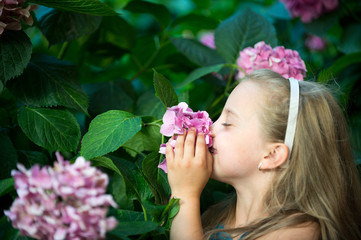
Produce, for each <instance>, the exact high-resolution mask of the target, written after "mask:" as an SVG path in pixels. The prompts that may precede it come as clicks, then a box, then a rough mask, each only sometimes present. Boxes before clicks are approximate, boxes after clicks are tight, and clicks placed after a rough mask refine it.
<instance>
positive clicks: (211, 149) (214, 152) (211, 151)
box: [209, 147, 217, 154]
mask: <svg viewBox="0 0 361 240" xmlns="http://www.w3.org/2000/svg"><path fill="white" fill-rule="evenodd" d="M209 152H210V153H211V154H216V153H217V149H215V148H214V147H210V148H209Z"/></svg>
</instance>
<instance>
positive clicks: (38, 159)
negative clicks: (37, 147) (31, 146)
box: [18, 150, 52, 168]
mask: <svg viewBox="0 0 361 240" xmlns="http://www.w3.org/2000/svg"><path fill="white" fill-rule="evenodd" d="M18 154H19V163H22V164H23V165H24V166H25V167H26V168H31V167H32V166H33V165H35V164H39V165H41V166H45V165H51V164H52V162H51V161H50V160H49V158H48V157H47V155H46V154H45V153H44V152H37V151H26V150H18Z"/></svg>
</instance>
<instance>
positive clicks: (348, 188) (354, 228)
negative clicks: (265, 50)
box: [166, 70, 361, 240]
mask: <svg viewBox="0 0 361 240" xmlns="http://www.w3.org/2000/svg"><path fill="white" fill-rule="evenodd" d="M197 136H198V137H197ZM212 137H213V141H214V142H213V148H212V149H211V152H212V153H210V152H209V151H208V149H207V147H206V145H205V142H204V137H203V134H202V133H198V134H197V133H196V132H195V130H194V129H193V130H192V129H191V130H190V131H188V133H186V132H184V134H183V135H179V136H178V138H177V141H176V146H175V152H174V153H173V150H172V147H171V146H170V144H167V153H166V157H167V164H168V179H169V184H170V187H171V190H172V196H173V197H176V198H179V199H180V201H179V203H180V210H179V213H178V214H177V216H176V217H175V218H174V220H173V223H172V227H171V233H170V235H171V239H174V240H175V239H242V240H245V239H258V240H263V239H265V240H266V239H361V187H360V182H359V178H358V175H357V172H356V167H355V164H354V161H353V156H352V151H351V147H350V143H349V140H348V136H347V128H346V124H345V121H344V118H343V113H342V111H341V110H340V108H339V106H338V105H337V103H336V102H335V100H334V99H333V97H332V95H331V94H330V93H329V92H328V91H327V90H326V88H325V87H323V86H321V85H319V84H317V83H312V82H303V81H297V80H294V79H293V80H288V79H285V78H283V77H282V76H280V75H279V74H277V73H274V72H272V71H269V70H258V71H255V72H253V73H252V74H250V75H249V76H247V77H246V79H244V80H243V81H242V82H241V83H240V84H239V85H238V86H237V87H236V88H235V89H234V90H233V92H232V93H231V95H230V96H229V98H228V100H227V102H226V104H225V107H224V109H223V112H222V114H221V116H220V117H219V119H218V120H217V121H216V122H215V123H214V124H213V125H212ZM210 177H212V178H214V179H216V180H218V181H221V182H224V183H227V184H230V185H231V186H233V188H234V189H235V194H234V196H232V197H231V198H230V199H227V200H224V201H223V202H221V203H218V204H216V205H215V206H213V207H211V208H210V209H208V210H207V211H206V212H205V213H204V214H203V216H202V221H201V216H200V206H199V205H200V195H201V192H202V190H203V188H204V186H205V184H206V183H207V181H208V179H209V178H210ZM202 224H203V226H202Z"/></svg>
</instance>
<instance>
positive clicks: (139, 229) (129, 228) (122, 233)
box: [108, 221, 158, 238]
mask: <svg viewBox="0 0 361 240" xmlns="http://www.w3.org/2000/svg"><path fill="white" fill-rule="evenodd" d="M157 227H158V224H157V223H156V222H152V221H142V222H141V221H139V222H137V221H131V222H119V223H118V225H117V227H116V228H115V229H114V230H112V231H110V232H109V233H108V234H109V235H111V236H116V237H120V238H122V237H126V236H131V235H139V234H143V233H147V232H151V231H153V230H155V229H156V228H157Z"/></svg>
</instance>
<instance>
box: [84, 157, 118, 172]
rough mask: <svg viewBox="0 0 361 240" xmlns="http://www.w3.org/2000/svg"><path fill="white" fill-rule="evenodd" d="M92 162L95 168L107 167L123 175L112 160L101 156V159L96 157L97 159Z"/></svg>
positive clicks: (91, 160)
mask: <svg viewBox="0 0 361 240" xmlns="http://www.w3.org/2000/svg"><path fill="white" fill-rule="evenodd" d="M90 162H91V163H92V165H93V166H94V167H97V166H100V167H105V168H108V169H110V170H113V171H114V172H116V173H118V174H119V175H121V173H120V172H119V169H118V168H117V166H115V164H114V163H113V160H111V159H110V158H107V157H104V156H101V157H96V158H92V159H90Z"/></svg>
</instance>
